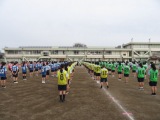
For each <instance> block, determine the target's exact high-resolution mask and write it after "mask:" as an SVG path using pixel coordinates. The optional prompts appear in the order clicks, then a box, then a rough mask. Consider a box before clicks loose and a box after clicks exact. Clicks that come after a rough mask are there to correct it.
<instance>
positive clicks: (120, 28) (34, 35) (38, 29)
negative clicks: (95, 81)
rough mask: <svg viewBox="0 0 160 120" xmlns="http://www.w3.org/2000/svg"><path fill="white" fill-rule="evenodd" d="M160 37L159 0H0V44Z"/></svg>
mask: <svg viewBox="0 0 160 120" xmlns="http://www.w3.org/2000/svg"><path fill="white" fill-rule="evenodd" d="M131 38H133V41H142V42H143V41H144V42H147V41H148V39H149V38H151V41H153V42H160V0H0V49H2V48H4V47H5V46H7V47H18V46H31V45H32V46H72V45H73V44H74V43H77V42H80V43H84V44H86V45H87V46H117V45H121V44H123V43H127V42H130V41H131Z"/></svg>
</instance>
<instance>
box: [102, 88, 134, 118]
mask: <svg viewBox="0 0 160 120" xmlns="http://www.w3.org/2000/svg"><path fill="white" fill-rule="evenodd" d="M103 90H104V92H105V93H106V95H107V96H109V97H110V98H111V99H112V100H113V102H114V103H115V104H116V105H117V106H118V107H119V108H120V109H121V110H122V111H123V113H125V115H126V116H127V117H128V118H129V120H134V118H133V116H131V115H132V113H129V112H127V111H126V109H125V108H124V107H122V105H121V104H120V103H119V102H118V100H116V99H115V98H114V97H113V96H112V95H111V93H110V92H109V91H107V90H106V89H105V88H103Z"/></svg>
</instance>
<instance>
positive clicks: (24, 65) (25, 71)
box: [21, 62, 27, 80]
mask: <svg viewBox="0 0 160 120" xmlns="http://www.w3.org/2000/svg"><path fill="white" fill-rule="evenodd" d="M21 68H22V76H23V80H27V79H26V74H27V65H26V63H25V62H23V64H22V67H21Z"/></svg>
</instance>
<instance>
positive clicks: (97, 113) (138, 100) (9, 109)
mask: <svg viewBox="0 0 160 120" xmlns="http://www.w3.org/2000/svg"><path fill="white" fill-rule="evenodd" d="M28 76H29V75H28ZM21 79H22V76H21V74H20V76H19V83H18V84H14V83H13V82H12V80H11V78H8V80H7V88H6V89H4V88H0V120H160V114H159V112H160V91H159V89H160V85H159V84H158V91H157V95H156V96H152V95H150V94H151V92H150V87H149V85H148V83H147V81H145V86H144V91H142V90H141V91H140V90H139V89H138V82H137V79H136V78H133V76H132V74H131V75H130V78H129V83H128V84H125V83H124V82H123V80H124V79H122V81H118V78H117V74H116V76H115V77H114V78H112V77H111V76H109V77H108V80H109V89H106V88H103V89H100V85H99V84H97V83H96V82H95V81H94V80H93V79H92V78H91V77H90V75H89V74H88V73H87V70H86V69H85V68H84V67H82V66H77V67H76V68H75V73H74V77H73V80H72V84H71V91H70V93H69V94H68V95H67V96H66V101H65V102H64V103H61V102H59V95H58V90H57V79H56V78H53V77H51V76H50V78H49V80H48V81H47V82H46V84H42V83H41V76H40V75H39V76H38V77H36V76H34V77H33V78H29V77H28V80H27V81H23V80H21Z"/></svg>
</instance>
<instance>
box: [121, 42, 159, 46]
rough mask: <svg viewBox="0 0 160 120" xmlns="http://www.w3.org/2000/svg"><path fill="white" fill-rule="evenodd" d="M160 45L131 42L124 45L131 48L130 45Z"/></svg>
mask: <svg viewBox="0 0 160 120" xmlns="http://www.w3.org/2000/svg"><path fill="white" fill-rule="evenodd" d="M157 44H158V45H160V42H129V43H127V44H123V45H122V46H123V47H126V46H129V45H157Z"/></svg>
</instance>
